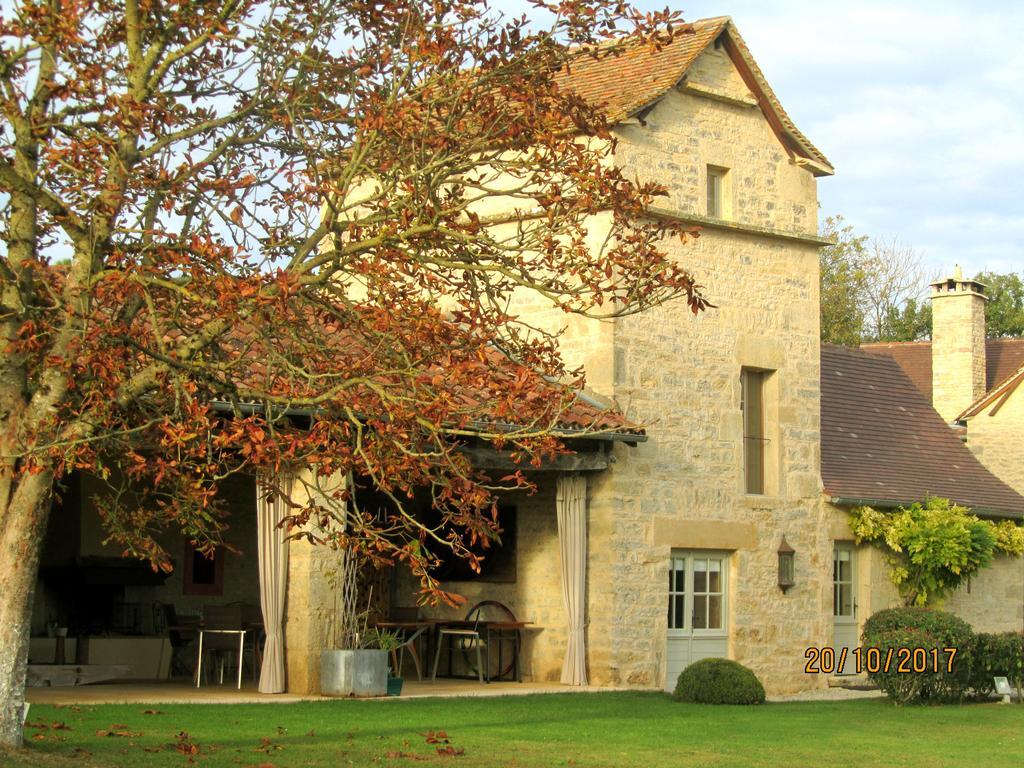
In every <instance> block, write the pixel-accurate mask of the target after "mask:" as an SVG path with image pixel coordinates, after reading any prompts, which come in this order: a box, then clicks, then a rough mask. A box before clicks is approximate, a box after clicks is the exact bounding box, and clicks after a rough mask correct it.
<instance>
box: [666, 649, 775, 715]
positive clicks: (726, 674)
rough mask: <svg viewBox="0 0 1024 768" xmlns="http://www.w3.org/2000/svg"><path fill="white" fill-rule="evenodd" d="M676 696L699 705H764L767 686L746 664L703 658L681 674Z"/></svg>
mask: <svg viewBox="0 0 1024 768" xmlns="http://www.w3.org/2000/svg"><path fill="white" fill-rule="evenodd" d="M675 697H676V699H677V700H679V701H692V702H697V703H698V704H763V703H764V686H763V685H761V681H760V680H758V679H757V675H755V674H754V673H753V672H751V671H750V670H749V669H747V668H746V667H744V666H743V665H742V664H738V663H737V662H735V661H730V660H729V659H701V660H700V661H695V662H694V663H693V664H691V665H690V666H688V667H687V668H686V669H684V670H683V671H682V672H680V673H679V679H678V680H677V681H676V691H675Z"/></svg>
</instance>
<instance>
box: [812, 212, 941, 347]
mask: <svg viewBox="0 0 1024 768" xmlns="http://www.w3.org/2000/svg"><path fill="white" fill-rule="evenodd" d="M822 237H825V238H826V239H829V240H832V244H831V245H827V246H825V247H824V248H822V249H821V255H820V266H821V339H822V341H827V342H831V343H833V344H843V345H846V346H857V345H859V344H862V343H864V342H871V341H918V340H920V339H926V338H929V337H930V336H931V305H930V304H929V303H928V301H927V300H926V299H922V297H921V292H922V291H923V290H925V288H926V285H927V281H926V280H925V273H924V269H923V267H922V266H921V258H920V256H919V255H918V254H917V252H916V251H914V249H913V248H909V247H907V246H903V245H901V244H900V243H899V241H898V240H896V239H895V238H894V239H892V240H884V239H880V238H876V239H873V240H872V239H869V238H868V237H867V235H858V234H856V233H855V232H854V230H853V227H851V226H848V225H845V222H844V220H843V217H842V216H831V217H829V218H827V219H825V223H824V225H823V227H822Z"/></svg>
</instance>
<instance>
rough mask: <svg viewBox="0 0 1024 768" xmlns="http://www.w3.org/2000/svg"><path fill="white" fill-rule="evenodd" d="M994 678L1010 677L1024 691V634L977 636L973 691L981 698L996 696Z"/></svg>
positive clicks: (1000, 633) (973, 651)
mask: <svg viewBox="0 0 1024 768" xmlns="http://www.w3.org/2000/svg"><path fill="white" fill-rule="evenodd" d="M993 677H1006V678H1009V680H1010V682H1011V683H1012V684H1013V685H1014V686H1016V687H1017V688H1018V689H1021V688H1022V686H1024V633H1022V632H999V633H996V634H991V633H988V632H979V633H978V634H977V635H975V636H974V648H973V650H972V653H971V687H972V688H973V689H974V692H975V693H977V694H978V695H979V696H987V695H989V694H990V693H992V691H993V689H994V688H995V685H994V684H993V682H992V678H993Z"/></svg>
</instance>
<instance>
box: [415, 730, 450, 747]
mask: <svg viewBox="0 0 1024 768" xmlns="http://www.w3.org/2000/svg"><path fill="white" fill-rule="evenodd" d="M420 736H422V737H424V738H425V739H426V740H427V744H449V743H451V742H450V740H449V738H448V734H447V733H445V732H444V731H427V732H426V733H421V734H420Z"/></svg>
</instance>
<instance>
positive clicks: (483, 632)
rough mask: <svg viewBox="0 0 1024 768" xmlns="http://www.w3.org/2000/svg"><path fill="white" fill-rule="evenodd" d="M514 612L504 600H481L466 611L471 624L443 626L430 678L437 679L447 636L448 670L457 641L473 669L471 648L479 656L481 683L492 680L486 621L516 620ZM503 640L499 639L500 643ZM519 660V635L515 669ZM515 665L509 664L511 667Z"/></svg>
mask: <svg viewBox="0 0 1024 768" xmlns="http://www.w3.org/2000/svg"><path fill="white" fill-rule="evenodd" d="M515 620H516V617H515V614H514V613H512V610H511V609H510V608H509V607H508V606H507V605H505V604H504V603H499V602H498V601H497V600H482V601H480V602H479V603H477V604H476V605H474V606H473V607H472V608H470V609H469V612H468V613H467V614H466V619H465V622H466V623H469V622H472V626H471V627H459V626H455V627H444V626H442V627H441V629H440V630H439V631H438V638H437V650H436V651H435V653H434V669H433V673H432V674H431V678H430V679H431V680H436V679H437V667H438V663H439V662H440V660H441V650H442V649H443V648H444V641H445V638H448V670H449V673H450V671H451V668H452V646H453V644H454V643H455V642H458V643H459V644H460V646H461V648H462V655H463V657H464V658H465V660H466V663H467V664H469V665H470V667H471V668H472V661H471V659H470V650H472V651H473V652H474V653H475V655H476V673H477V678H478V679H479V680H480V682H481V683H485V682H490V669H489V668H488V667H489V665H490V653H489V649H488V648H487V629H486V623H487V622H488V621H515ZM500 642H501V639H500V638H499V643H500ZM481 649H483V650H484V651H488V653H487V664H485V663H484V660H483V655H482V654H481ZM518 662H519V642H518V637H517V639H516V645H515V652H514V655H513V661H512V664H513V665H514V668H515V669H517V670H518ZM512 668H513V667H512V666H510V667H509V669H512ZM507 671H508V670H499V673H498V676H499V677H500V676H501V675H503V674H505V672H507Z"/></svg>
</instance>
